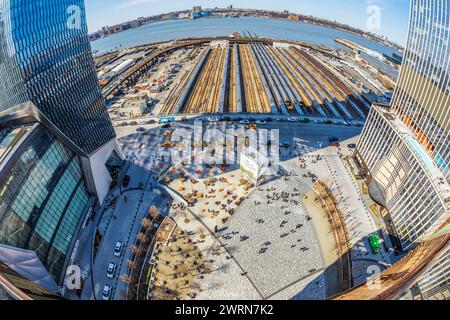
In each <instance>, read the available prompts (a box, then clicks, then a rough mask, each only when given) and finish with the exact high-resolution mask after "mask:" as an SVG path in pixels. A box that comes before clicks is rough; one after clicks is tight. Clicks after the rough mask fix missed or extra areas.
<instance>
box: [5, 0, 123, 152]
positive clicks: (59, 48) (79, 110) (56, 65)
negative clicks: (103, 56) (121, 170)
mask: <svg viewBox="0 0 450 320" xmlns="http://www.w3.org/2000/svg"><path fill="white" fill-rule="evenodd" d="M78 19H79V21H78ZM26 101H31V102H33V103H34V105H35V106H36V107H37V108H38V109H39V111H40V112H41V113H42V115H43V116H44V117H46V118H47V119H48V120H49V121H50V122H51V123H52V124H53V125H54V126H55V127H56V128H57V129H58V130H60V131H61V132H62V133H63V134H64V135H65V136H66V137H67V138H68V139H70V140H71V141H72V142H73V143H74V144H75V145H76V146H77V147H78V148H80V149H81V150H82V151H83V152H84V153H85V154H87V155H90V154H92V153H93V152H95V151H96V150H98V149H99V148H101V147H102V146H103V145H105V144H106V143H108V142H109V141H110V140H111V139H114V137H115V133H114V129H113V127H112V124H111V121H110V119H109V116H108V113H107V111H106V108H105V104H104V100H103V97H102V94H101V92H100V89H99V87H98V80H97V75H96V73H95V68H94V64H93V58H92V52H91V47H90V44H89V41H88V37H87V26H86V17H85V14H84V1H83V0H75V1H73V0H59V1H54V0H43V1H18V0H1V1H0V112H1V111H5V110H8V109H9V108H12V107H14V106H16V105H19V104H21V103H24V102H26Z"/></svg>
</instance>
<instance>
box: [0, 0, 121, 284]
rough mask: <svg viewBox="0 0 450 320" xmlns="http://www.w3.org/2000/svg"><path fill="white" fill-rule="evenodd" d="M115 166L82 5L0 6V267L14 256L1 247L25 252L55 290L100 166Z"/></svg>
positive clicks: (103, 171) (44, 0)
mask: <svg viewBox="0 0 450 320" xmlns="http://www.w3.org/2000/svg"><path fill="white" fill-rule="evenodd" d="M117 158H123V156H122V153H121V151H120V149H119V147H118V145H117V142H116V139H115V133H114V129H113V127H112V124H111V121H110V119H109V116H108V114H107V112H106V107H105V104H104V99H103V97H102V94H101V91H100V89H99V87H98V80H97V77H96V73H95V69H94V64H93V58H92V52H91V49H90V45H89V42H88V38H87V27H86V19H85V12H84V1H82V0H70V1H69V0H58V1H55V0H40V1H21V0H0V244H1V245H0V257H4V258H3V261H2V262H3V263H5V264H7V265H9V266H10V265H12V264H13V262H12V261H9V260H10V259H9V258H8V257H13V256H14V255H7V254H4V253H5V250H6V249H5V247H3V246H2V245H7V246H8V248H10V247H15V248H18V249H21V250H25V251H23V252H22V254H27V252H28V253H33V254H34V255H35V256H36V257H37V259H38V260H39V261H40V263H41V264H42V265H43V269H44V270H46V272H48V274H49V275H50V277H51V278H52V279H53V280H52V281H54V283H55V285H57V286H60V287H61V286H62V283H63V280H64V275H65V269H66V266H67V264H68V260H69V257H70V253H71V250H72V249H73V247H74V242H75V241H76V235H77V234H78V232H79V230H80V228H81V225H82V224H83V221H84V220H85V218H86V216H87V213H88V212H89V209H90V208H91V207H93V206H95V205H96V204H98V203H102V201H103V199H104V197H105V195H106V194H107V192H108V190H109V186H110V184H111V181H112V178H111V175H110V173H109V170H108V167H107V166H106V164H107V161H108V160H109V159H114V160H117ZM114 162H115V165H117V163H118V162H117V161H114ZM119 163H120V162H119ZM8 250H10V249H8ZM2 254H3V255H2ZM53 292H54V290H53Z"/></svg>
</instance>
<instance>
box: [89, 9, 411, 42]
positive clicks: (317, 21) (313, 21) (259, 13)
mask: <svg viewBox="0 0 450 320" xmlns="http://www.w3.org/2000/svg"><path fill="white" fill-rule="evenodd" d="M205 10H208V11H209V12H211V15H210V16H209V17H203V18H200V19H211V18H227V17H228V18H233V17H235V18H237V17H244V18H245V17H254V18H266V19H272V20H282V21H292V22H298V23H304V24H310V25H317V26H321V27H326V28H331V29H335V30H339V31H344V32H348V33H351V34H354V35H357V36H361V37H364V38H366V39H367V40H371V41H375V42H378V43H379V44H382V45H384V46H387V47H390V48H391V49H395V50H398V51H404V50H405V48H404V47H403V46H402V45H400V44H398V43H396V42H395V41H393V40H390V39H384V38H383V37H381V36H379V35H376V34H373V33H369V32H366V31H364V30H361V29H358V28H356V27H352V26H350V25H345V24H342V23H339V22H333V21H330V20H326V19H322V18H317V17H313V16H303V15H298V17H299V18H300V19H299V20H291V19H288V18H287V17H284V16H283V15H282V14H281V13H279V12H273V11H264V10H252V9H242V10H238V11H232V12H230V13H228V12H227V11H223V9H205ZM187 13H189V11H187V10H185V11H176V12H169V13H165V14H160V15H156V16H151V17H148V18H144V19H143V20H140V21H143V22H142V23H138V25H136V26H134V27H130V25H131V23H132V22H136V21H137V20H132V21H127V22H124V23H121V24H118V25H115V26H112V27H109V30H115V29H117V30H119V31H114V32H112V33H107V34H102V33H101V31H97V32H93V33H90V34H89V40H90V41H91V42H95V41H96V40H99V39H102V38H106V37H109V36H111V35H113V34H118V33H121V32H124V31H127V30H131V29H138V28H141V27H143V26H145V25H148V24H153V23H156V22H163V21H182V20H189V19H179V18H173V16H174V15H178V14H187ZM217 14H222V15H217ZM223 14H231V15H227V16H223ZM233 14H238V15H239V14H243V15H239V16H233ZM292 14H294V13H292ZM294 15H295V14H294ZM167 17H172V18H167ZM140 19H141V18H140ZM145 19H147V20H145ZM125 25H128V26H129V27H128V28H126V29H123V28H124V26H125ZM121 28H122V30H121ZM99 34H102V36H99Z"/></svg>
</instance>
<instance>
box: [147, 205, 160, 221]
mask: <svg viewBox="0 0 450 320" xmlns="http://www.w3.org/2000/svg"><path fill="white" fill-rule="evenodd" d="M148 214H149V215H150V217H151V218H154V217H156V215H157V214H158V208H156V207H155V206H151V207H150V209H148Z"/></svg>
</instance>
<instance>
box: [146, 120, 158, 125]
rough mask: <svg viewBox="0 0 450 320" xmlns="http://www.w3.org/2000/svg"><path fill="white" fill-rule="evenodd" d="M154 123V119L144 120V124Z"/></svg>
mask: <svg viewBox="0 0 450 320" xmlns="http://www.w3.org/2000/svg"><path fill="white" fill-rule="evenodd" d="M155 123H156V120H155V119H150V120H147V121H145V124H155Z"/></svg>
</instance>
